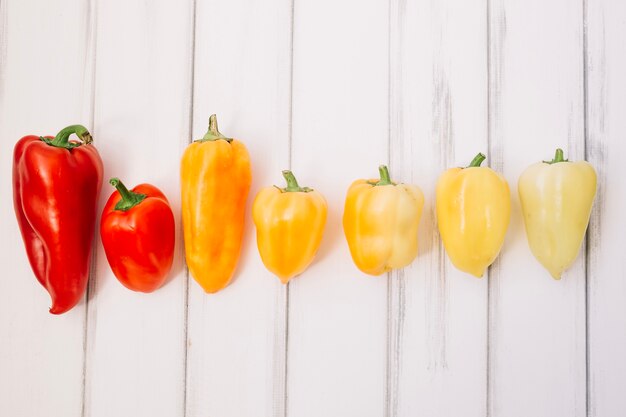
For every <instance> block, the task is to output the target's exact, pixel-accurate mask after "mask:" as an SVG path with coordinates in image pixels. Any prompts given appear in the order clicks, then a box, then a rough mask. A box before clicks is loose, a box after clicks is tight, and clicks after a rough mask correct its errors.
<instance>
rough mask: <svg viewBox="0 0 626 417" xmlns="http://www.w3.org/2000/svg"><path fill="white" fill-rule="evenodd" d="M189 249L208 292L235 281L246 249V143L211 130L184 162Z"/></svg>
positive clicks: (212, 124) (213, 126) (194, 272)
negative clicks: (242, 251)
mask: <svg viewBox="0 0 626 417" xmlns="http://www.w3.org/2000/svg"><path fill="white" fill-rule="evenodd" d="M180 177H181V195H182V201H181V204H182V217H183V235H184V238H185V255H186V259H187V266H188V267H189V272H190V273H191V276H192V277H193V278H194V279H195V280H196V281H197V282H198V283H199V284H200V285H201V286H202V288H203V289H204V290H205V291H206V292H208V293H214V292H217V291H219V290H220V289H222V288H224V287H225V286H226V285H228V283H229V282H230V280H231V278H232V276H233V273H234V271H235V268H236V266H237V261H238V259H239V253H240V251H241V240H242V237H243V226H244V214H245V207H246V199H247V197H248V192H249V190H250V182H251V181H252V174H251V171H250V157H249V155H248V151H247V150H246V147H245V146H244V144H243V143H241V142H240V141H238V140H236V139H231V138H227V137H225V136H224V135H222V134H221V133H220V132H219V131H218V130H217V118H216V117H215V115H212V116H211V118H210V119H209V130H208V132H207V133H206V135H204V137H203V138H202V139H200V140H197V141H194V142H193V143H192V144H190V145H189V146H188V147H187V149H185V152H184V154H183V157H182V161H181V166H180Z"/></svg>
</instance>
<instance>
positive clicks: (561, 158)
mask: <svg viewBox="0 0 626 417" xmlns="http://www.w3.org/2000/svg"><path fill="white" fill-rule="evenodd" d="M543 162H544V163H546V164H556V163H559V162H569V161H568V160H567V159H565V157H564V156H563V149H561V148H557V150H556V152H554V159H553V160H552V161H543Z"/></svg>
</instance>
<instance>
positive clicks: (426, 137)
mask: <svg viewBox="0 0 626 417" xmlns="http://www.w3.org/2000/svg"><path fill="white" fill-rule="evenodd" d="M391 10H392V14H391V19H390V28H391V34H392V38H391V56H390V68H391V71H392V73H391V91H390V100H391V101H390V103H391V112H390V119H391V129H390V132H391V167H392V173H396V179H398V180H402V181H404V182H412V183H414V184H417V185H419V186H420V187H421V188H422V189H423V190H424V192H425V195H426V204H425V209H424V214H423V219H422V224H421V226H420V240H419V245H420V255H419V257H418V258H417V260H416V261H415V262H413V264H411V265H410V266H409V267H407V268H405V269H404V270H401V271H397V272H394V273H393V274H392V276H391V277H390V284H391V293H390V299H389V302H390V312H391V316H390V331H389V337H390V340H389V353H388V357H389V371H388V376H389V387H388V389H389V393H388V395H389V397H388V407H387V412H388V415H389V416H408V415H433V416H438V415H442V416H447V415H461V414H462V415H464V416H468V417H469V416H484V415H485V407H486V404H487V402H486V392H487V379H486V377H487V372H486V369H487V284H488V279H487V277H486V276H485V277H484V278H482V279H480V280H479V279H476V278H473V277H471V276H469V275H466V274H464V273H462V272H460V271H458V270H456V269H455V268H454V267H453V266H452V264H451V263H450V261H449V258H448V257H447V255H446V254H445V252H444V250H443V246H442V243H441V240H440V238H439V233H438V231H437V224H436V219H435V184H436V181H437V179H438V177H439V175H440V174H441V172H443V171H444V170H445V169H448V168H452V167H455V166H465V165H467V164H468V163H469V162H470V161H471V160H472V158H473V157H474V156H475V155H476V154H477V153H478V152H483V153H485V152H487V150H488V147H487V89H486V85H487V66H486V65H485V63H486V62H487V49H486V48H485V45H486V39H487V15H486V13H485V11H486V2H473V3H471V2H467V1H463V0H447V1H445V2H430V1H422V0H414V1H406V2H404V1H394V2H392V9H391ZM450 27H454V28H455V30H450V29H449V28H450ZM459 34H463V36H459ZM485 163H486V164H488V163H490V159H488V160H487V161H486V162H485ZM486 275H487V274H486Z"/></svg>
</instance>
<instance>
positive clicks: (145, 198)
mask: <svg viewBox="0 0 626 417" xmlns="http://www.w3.org/2000/svg"><path fill="white" fill-rule="evenodd" d="M109 182H110V184H111V185H113V186H114V187H115V188H117V191H114V192H113V194H111V196H110V197H109V200H108V201H107V203H106V205H105V206H104V211H103V212H102V219H101V221H100V236H101V237H102V245H103V246H104V251H105V253H106V256H107V260H108V261H109V265H111V269H112V270H113V273H114V274H115V276H116V277H117V279H118V280H119V281H120V282H121V283H122V284H123V285H124V286H125V287H126V288H129V289H131V290H133V291H139V292H152V291H154V290H156V289H158V288H159V287H160V286H161V285H163V283H164V282H165V279H166V278H167V274H168V273H169V271H170V269H171V268H172V261H173V259H174V240H175V226H174V213H173V212H172V209H171V208H170V204H169V202H168V201H167V198H166V197H165V195H164V194H163V193H162V192H161V191H160V190H159V189H158V188H156V187H155V186H153V185H150V184H139V185H138V186H136V187H135V188H133V189H132V191H129V190H128V189H127V188H126V187H125V186H124V184H123V183H122V182H121V181H120V180H119V179H117V178H111V180H110V181H109Z"/></svg>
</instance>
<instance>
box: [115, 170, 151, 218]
mask: <svg viewBox="0 0 626 417" xmlns="http://www.w3.org/2000/svg"><path fill="white" fill-rule="evenodd" d="M109 184H111V185H112V186H114V187H115V188H117V191H118V192H119V193H120V195H121V196H122V199H121V200H120V201H118V202H117V204H116V205H115V210H119V211H128V210H130V209H131V208H133V207H135V206H136V205H137V204H139V203H141V202H142V201H143V200H145V199H146V197H147V195H145V194H140V193H135V192H133V191H130V190H129V189H128V188H126V186H125V185H124V183H123V182H122V181H120V179H119V178H115V177H114V178H111V179H110V180H109Z"/></svg>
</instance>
